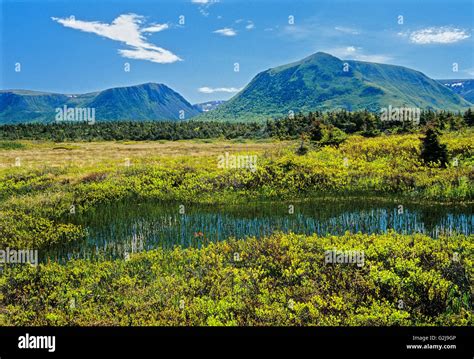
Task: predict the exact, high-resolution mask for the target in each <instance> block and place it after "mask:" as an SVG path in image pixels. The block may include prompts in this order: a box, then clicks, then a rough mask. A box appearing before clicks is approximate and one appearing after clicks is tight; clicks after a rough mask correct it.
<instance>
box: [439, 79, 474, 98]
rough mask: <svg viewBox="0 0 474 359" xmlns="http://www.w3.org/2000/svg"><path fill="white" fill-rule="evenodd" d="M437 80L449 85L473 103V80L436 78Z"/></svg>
mask: <svg viewBox="0 0 474 359" xmlns="http://www.w3.org/2000/svg"><path fill="white" fill-rule="evenodd" d="M438 82H439V83H441V84H443V85H444V86H447V87H449V88H450V89H451V90H452V91H453V92H454V93H457V94H458V95H459V96H461V97H462V98H464V99H465V100H467V101H469V102H471V103H474V80H466V79H463V80H438Z"/></svg>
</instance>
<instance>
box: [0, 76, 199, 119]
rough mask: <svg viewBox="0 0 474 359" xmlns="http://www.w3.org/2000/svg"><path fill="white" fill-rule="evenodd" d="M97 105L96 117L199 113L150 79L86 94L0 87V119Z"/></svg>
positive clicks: (39, 116)
mask: <svg viewBox="0 0 474 359" xmlns="http://www.w3.org/2000/svg"><path fill="white" fill-rule="evenodd" d="M63 106H66V107H71V108H77V107H79V108H95V109H96V111H95V113H96V117H97V118H96V120H97V121H116V120H131V121H145V120H157V121H158V120H169V121H180V120H185V119H189V118H191V117H193V116H196V115H197V114H199V110H198V109H197V108H195V107H194V106H193V105H191V104H190V103H189V102H188V101H187V100H186V99H185V98H184V97H183V96H182V95H180V94H179V93H178V92H176V91H174V90H173V89H171V88H170V87H168V86H167V85H164V84H160V83H153V82H147V83H144V84H139V85H132V86H121V87H114V88H110V89H105V90H103V91H96V92H88V93H84V94H61V93H50V92H44V91H31V90H21V89H20V90H0V123H4V124H13V123H25V122H54V120H55V113H56V109H57V108H62V107H63Z"/></svg>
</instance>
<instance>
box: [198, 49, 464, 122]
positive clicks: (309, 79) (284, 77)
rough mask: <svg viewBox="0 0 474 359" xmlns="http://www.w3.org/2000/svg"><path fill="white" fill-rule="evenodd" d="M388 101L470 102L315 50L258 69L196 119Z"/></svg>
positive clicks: (435, 105)
mask: <svg viewBox="0 0 474 359" xmlns="http://www.w3.org/2000/svg"><path fill="white" fill-rule="evenodd" d="M389 105H392V106H399V107H402V106H413V107H420V108H422V109H429V108H431V109H434V110H438V109H439V110H441V109H445V110H454V111H457V110H462V109H466V108H468V107H469V106H471V105H472V104H471V103H469V102H468V101H466V100H464V99H463V98H461V97H460V96H458V95H457V94H455V93H453V92H452V91H451V90H450V89H448V88H446V86H443V85H441V84H439V83H438V82H437V81H435V80H433V79H430V78H429V77H428V76H426V75H424V74H423V73H422V72H420V71H417V70H413V69H410V68H407V67H403V66H398V65H386V64H377V63H371V62H363V61H355V60H341V59H339V58H337V57H335V56H333V55H330V54H327V53H324V52H317V53H314V54H312V55H309V56H307V57H305V58H303V59H301V60H299V61H294V62H291V63H289V64H284V65H280V66H277V67H274V68H270V69H267V70H265V71H262V72H259V73H258V74H257V75H256V76H255V77H254V78H253V79H252V80H251V81H250V82H249V84H248V85H247V86H246V87H244V89H242V90H241V91H240V92H239V93H237V94H236V95H235V96H233V97H232V98H231V99H230V100H228V101H227V102H226V103H225V104H223V105H221V106H219V107H218V108H217V109H216V110H214V111H212V112H209V113H205V114H201V115H200V116H198V117H197V118H196V119H199V120H214V121H264V120H266V119H269V118H275V117H282V116H287V115H288V114H289V113H290V112H295V113H296V112H309V111H315V110H321V111H328V110H336V109H345V110H349V111H353V110H365V109H366V110H369V111H373V112H379V111H380V109H381V108H383V107H388V106H389Z"/></svg>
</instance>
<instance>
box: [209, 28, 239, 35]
mask: <svg viewBox="0 0 474 359" xmlns="http://www.w3.org/2000/svg"><path fill="white" fill-rule="evenodd" d="M214 33H215V34H219V35H222V36H235V35H237V31H235V30H234V29H232V28H231V27H224V28H223V29H219V30H216V31H214Z"/></svg>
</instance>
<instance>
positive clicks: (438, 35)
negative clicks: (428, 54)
mask: <svg viewBox="0 0 474 359" xmlns="http://www.w3.org/2000/svg"><path fill="white" fill-rule="evenodd" d="M402 35H403V34H402ZM470 36H471V35H470V34H469V33H468V32H467V31H466V30H461V29H456V28H453V27H448V26H444V27H429V28H426V29H421V30H417V31H413V32H411V33H410V41H411V42H412V43H414V44H420V45H425V44H452V43H455V42H458V41H461V40H464V39H467V38H468V37H470Z"/></svg>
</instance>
